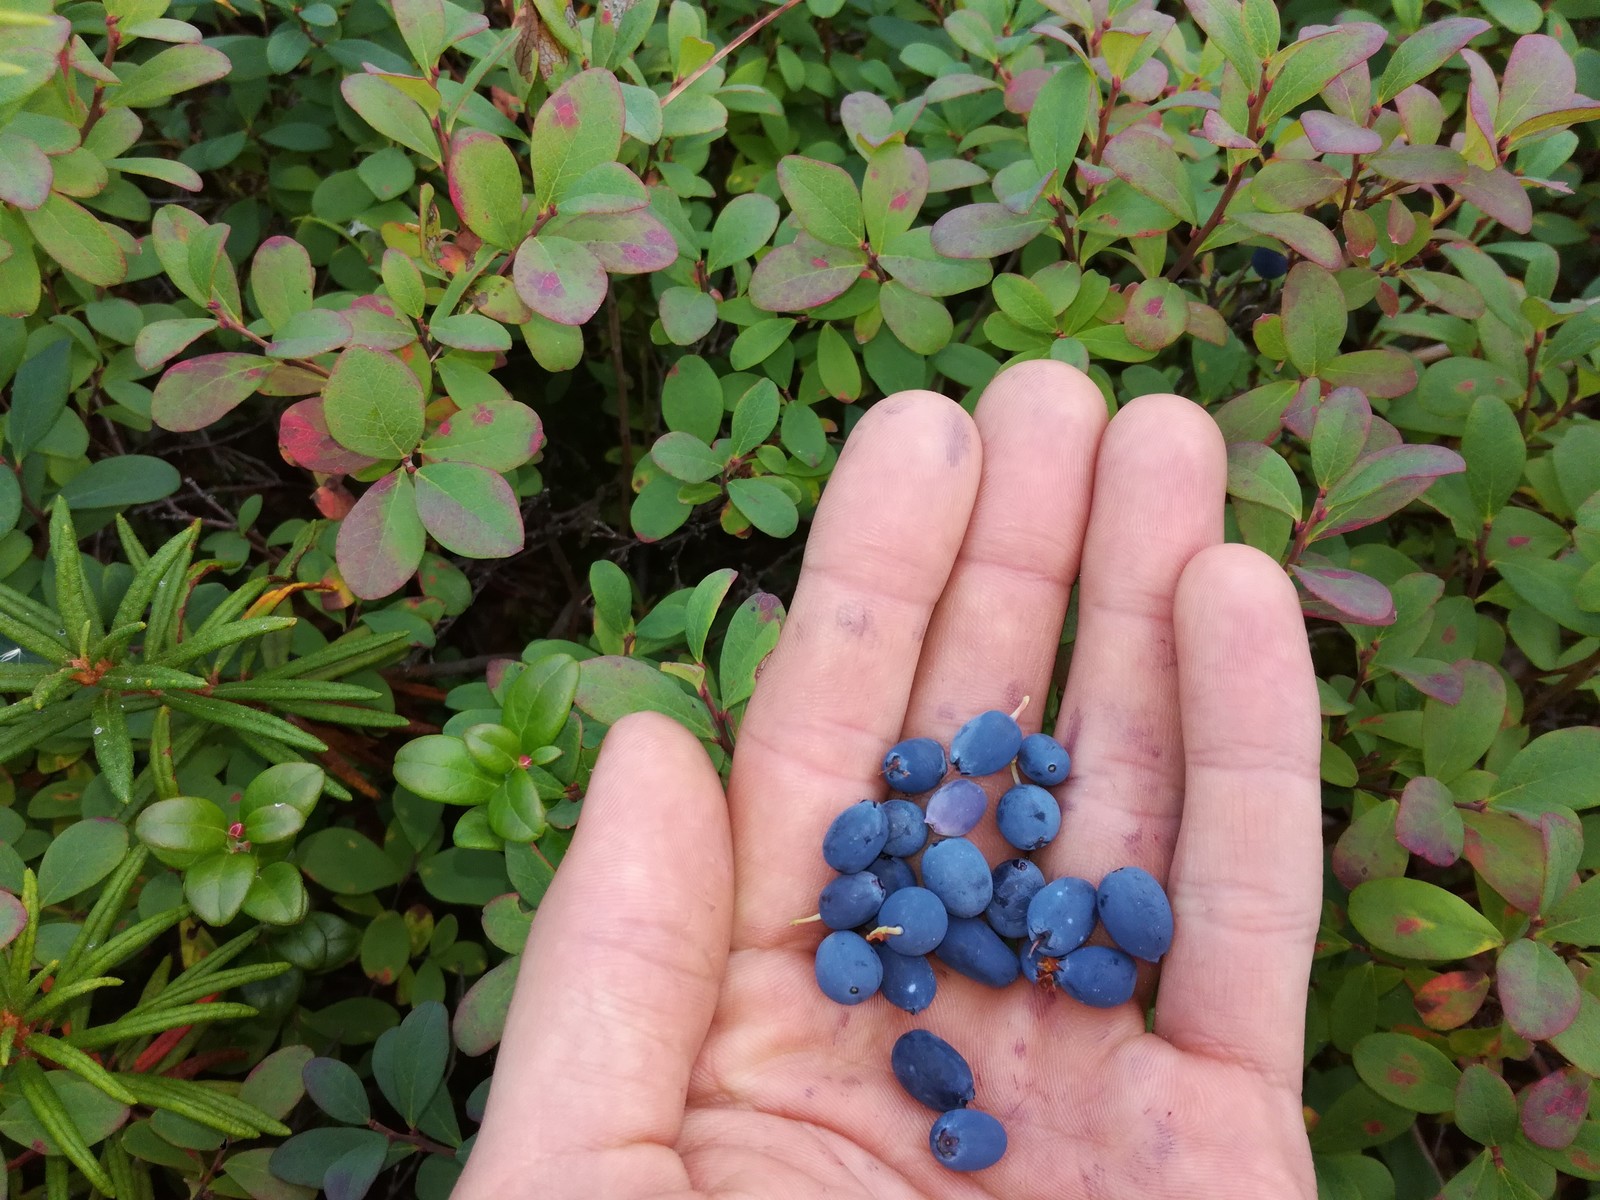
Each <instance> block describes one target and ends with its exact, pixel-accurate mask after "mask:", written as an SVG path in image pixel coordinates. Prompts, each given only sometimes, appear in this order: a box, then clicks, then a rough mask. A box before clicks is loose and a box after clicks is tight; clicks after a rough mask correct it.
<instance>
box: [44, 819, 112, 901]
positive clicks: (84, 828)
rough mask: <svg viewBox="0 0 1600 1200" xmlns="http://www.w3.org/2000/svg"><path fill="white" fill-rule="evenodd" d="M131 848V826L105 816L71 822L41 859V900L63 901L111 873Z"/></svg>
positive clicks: (51, 842) (47, 848)
mask: <svg viewBox="0 0 1600 1200" xmlns="http://www.w3.org/2000/svg"><path fill="white" fill-rule="evenodd" d="M127 849H128V828H127V826H126V825H123V824H121V823H120V822H117V821H113V820H110V819H109V818H105V817H93V818H90V819H88V820H83V821H79V822H77V823H76V824H73V825H69V826H67V828H66V829H65V830H63V831H62V832H61V833H60V834H58V835H57V836H56V837H54V838H53V839H51V841H50V844H49V846H47V847H46V849H45V852H44V858H43V859H42V860H41V861H40V863H39V903H40V904H41V905H50V904H59V903H61V902H62V901H63V900H70V899H71V898H72V897H73V896H76V895H77V894H78V893H79V892H82V891H86V890H87V889H89V888H91V887H93V886H94V885H95V884H97V883H99V882H100V881H101V880H102V879H104V878H105V877H106V876H107V875H109V874H111V872H112V871H113V870H115V869H116V866H117V864H118V863H119V862H121V861H122V856H123V855H124V854H125V853H126V852H127Z"/></svg>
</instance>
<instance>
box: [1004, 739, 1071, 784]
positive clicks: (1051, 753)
mask: <svg viewBox="0 0 1600 1200" xmlns="http://www.w3.org/2000/svg"><path fill="white" fill-rule="evenodd" d="M1017 770H1019V771H1021V772H1022V773H1023V774H1024V775H1026V776H1027V777H1028V778H1029V779H1031V780H1032V781H1033V782H1034V783H1037V784H1038V785H1039V786H1040V787H1055V785H1056V784H1058V783H1062V782H1064V781H1065V780H1066V778H1067V775H1068V773H1069V772H1070V771H1071V770H1072V758H1071V757H1070V756H1069V755H1068V754H1067V752H1066V750H1065V749H1064V748H1063V747H1062V745H1061V743H1060V742H1058V741H1056V740H1055V738H1053V737H1051V736H1050V735H1049V734H1048V733H1030V734H1029V735H1028V736H1027V737H1025V738H1023V739H1022V745H1021V746H1020V747H1019V748H1018V750H1017Z"/></svg>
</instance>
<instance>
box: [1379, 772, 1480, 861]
mask: <svg viewBox="0 0 1600 1200" xmlns="http://www.w3.org/2000/svg"><path fill="white" fill-rule="evenodd" d="M1464 836H1465V834H1464V830H1463V827H1462V824H1461V814H1460V813H1458V812H1457V811H1456V801H1455V797H1454V796H1452V795H1451V794H1450V789H1449V788H1447V787H1445V786H1444V784H1442V783H1440V782H1439V781H1438V780H1437V779H1433V778H1430V777H1429V776H1427V775H1419V776H1418V777H1417V778H1415V779H1413V780H1412V781H1411V782H1410V783H1408V784H1406V788H1405V791H1403V792H1401V793H1400V812H1399V815H1398V817H1397V818H1396V820H1395V838H1396V840H1398V841H1399V843H1400V844H1401V845H1402V846H1404V847H1405V848H1406V849H1407V850H1409V851H1411V853H1413V854H1415V855H1417V856H1418V857H1419V858H1423V859H1426V860H1427V861H1428V862H1430V863H1432V864H1433V865H1434V866H1436V867H1448V866H1449V865H1450V864H1451V863H1453V862H1455V861H1456V859H1458V858H1460V857H1461V844H1462V839H1463V837H1464Z"/></svg>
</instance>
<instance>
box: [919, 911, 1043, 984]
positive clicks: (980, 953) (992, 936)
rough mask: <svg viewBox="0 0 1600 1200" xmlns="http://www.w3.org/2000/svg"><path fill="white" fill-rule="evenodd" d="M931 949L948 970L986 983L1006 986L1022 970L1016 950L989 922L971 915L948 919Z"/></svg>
mask: <svg viewBox="0 0 1600 1200" xmlns="http://www.w3.org/2000/svg"><path fill="white" fill-rule="evenodd" d="M934 953H935V954H936V955H938V957H939V961H940V962H942V963H944V965H945V966H947V967H949V968H950V969H951V970H953V971H959V972H961V974H963V975H965V976H966V977H967V978H968V979H976V980H977V981H978V982H979V983H982V984H987V985H988V986H989V987H996V988H1002V987H1005V986H1006V985H1007V984H1009V983H1011V982H1012V981H1013V980H1015V979H1016V977H1017V972H1018V971H1020V970H1021V964H1020V963H1019V962H1018V961H1017V956H1016V953H1015V952H1014V951H1013V950H1012V949H1011V947H1010V946H1008V945H1006V944H1005V943H1004V942H1002V941H1001V940H1000V935H999V934H998V933H996V932H995V931H994V930H993V929H990V928H989V922H987V921H983V920H978V919H974V918H971V917H958V918H956V919H955V920H953V921H951V922H950V928H949V929H948V930H947V931H946V932H945V935H944V941H942V942H940V943H939V948H938V949H937V950H935V951H934Z"/></svg>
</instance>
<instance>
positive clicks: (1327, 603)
mask: <svg viewBox="0 0 1600 1200" xmlns="http://www.w3.org/2000/svg"><path fill="white" fill-rule="evenodd" d="M1290 571H1291V572H1292V573H1293V575H1294V577H1295V578H1296V579H1297V580H1299V581H1300V585H1301V586H1302V587H1304V588H1305V589H1306V592H1307V593H1308V594H1309V596H1310V597H1311V598H1310V600H1308V601H1306V602H1305V603H1304V604H1303V607H1304V608H1305V611H1306V612H1307V613H1308V614H1310V615H1312V616H1325V617H1330V618H1331V619H1332V620H1335V621H1344V622H1347V623H1349V624H1352V625H1392V624H1394V597H1393V596H1392V595H1390V593H1389V589H1388V588H1386V587H1385V586H1384V585H1383V584H1381V583H1379V582H1378V581H1377V580H1376V579H1374V578H1372V576H1370V575H1363V574H1362V573H1361V572H1360V571H1351V570H1347V569H1345V568H1343V567H1314V566H1307V565H1304V564H1300V563H1297V564H1295V565H1294V566H1293V567H1291V568H1290Z"/></svg>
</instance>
